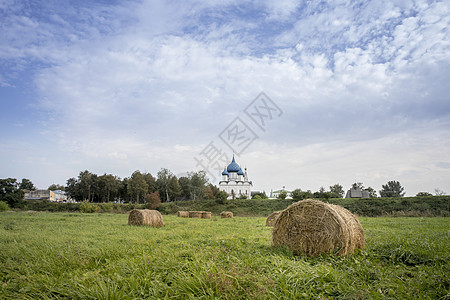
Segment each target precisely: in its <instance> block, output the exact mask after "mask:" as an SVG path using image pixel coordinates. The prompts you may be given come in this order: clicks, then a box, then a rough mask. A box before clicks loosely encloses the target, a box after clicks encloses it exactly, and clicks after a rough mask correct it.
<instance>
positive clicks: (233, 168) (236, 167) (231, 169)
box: [227, 155, 241, 172]
mask: <svg viewBox="0 0 450 300" xmlns="http://www.w3.org/2000/svg"><path fill="white" fill-rule="evenodd" d="M240 169H241V167H240V166H239V165H238V164H237V163H236V161H235V160H234V155H233V160H232V161H231V163H230V164H229V165H228V167H227V172H239V170H240Z"/></svg>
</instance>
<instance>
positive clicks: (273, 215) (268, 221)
mask: <svg viewBox="0 0 450 300" xmlns="http://www.w3.org/2000/svg"><path fill="white" fill-rule="evenodd" d="M280 214H281V211H276V212H273V213H271V214H270V215H269V216H268V217H267V219H266V226H268V227H273V224H275V221H276V220H277V218H278V216H279V215H280Z"/></svg>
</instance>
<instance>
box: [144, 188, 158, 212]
mask: <svg viewBox="0 0 450 300" xmlns="http://www.w3.org/2000/svg"><path fill="white" fill-rule="evenodd" d="M146 198H147V206H148V208H149V209H157V208H158V207H160V206H161V197H160V196H159V192H158V191H156V192H153V193H151V194H147V196H146Z"/></svg>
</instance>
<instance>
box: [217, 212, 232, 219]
mask: <svg viewBox="0 0 450 300" xmlns="http://www.w3.org/2000/svg"><path fill="white" fill-rule="evenodd" d="M220 217H221V218H222V219H227V218H233V213H232V212H231V211H223V212H221V213H220Z"/></svg>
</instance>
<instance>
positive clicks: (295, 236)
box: [272, 199, 364, 257]
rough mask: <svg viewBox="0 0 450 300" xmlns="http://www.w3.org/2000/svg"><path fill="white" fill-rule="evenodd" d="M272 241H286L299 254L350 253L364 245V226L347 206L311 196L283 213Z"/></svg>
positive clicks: (285, 243)
mask: <svg viewBox="0 0 450 300" xmlns="http://www.w3.org/2000/svg"><path fill="white" fill-rule="evenodd" d="M272 244H273V245H274V246H280V245H286V246H288V247H289V248H291V249H292V250H293V252H294V254H295V255H299V254H301V253H304V254H306V255H307V256H311V257H315V256H319V255H320V254H322V253H333V254H336V255H340V256H346V255H347V254H351V253H353V252H354V251H355V249H358V248H359V249H360V248H363V247H364V230H363V229H362V227H361V224H360V223H359V221H358V220H357V219H356V217H355V216H354V215H353V214H352V213H351V212H349V211H348V210H346V209H345V208H343V207H340V206H337V205H331V204H326V203H323V202H321V201H319V200H311V199H307V200H302V201H299V202H296V203H294V204H292V205H290V206H289V207H288V208H286V209H285V210H283V211H282V212H281V213H280V215H279V216H278V218H277V219H276V221H275V224H274V228H273V231H272Z"/></svg>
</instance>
